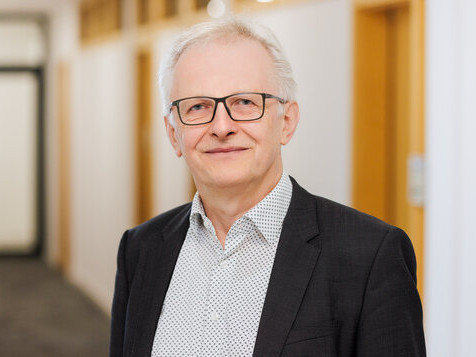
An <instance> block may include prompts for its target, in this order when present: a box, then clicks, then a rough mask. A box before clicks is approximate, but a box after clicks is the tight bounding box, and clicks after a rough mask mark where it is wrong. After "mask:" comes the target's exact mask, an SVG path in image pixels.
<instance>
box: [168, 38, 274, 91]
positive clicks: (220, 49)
mask: <svg viewBox="0 0 476 357" xmlns="http://www.w3.org/2000/svg"><path fill="white" fill-rule="evenodd" d="M274 73H275V72H274V67H273V62H272V60H271V56H270V55H269V53H268V51H267V50H266V49H265V48H264V47H263V45H262V44H261V43H259V42H258V41H256V40H252V39H245V38H234V39H216V40H213V41H209V42H206V43H200V44H194V45H192V46H191V47H189V48H187V49H186V50H185V51H184V53H182V55H181V56H180V58H179V60H178V61H177V64H176V66H175V71H174V76H173V84H172V91H171V99H172V100H174V99H178V98H184V97H189V96H196V95H208V96H214V97H221V96H225V95H228V94H232V93H237V92H242V91H253V92H271V93H274V92H275V91H276V83H275V82H276V80H275V79H276V76H275V75H274Z"/></svg>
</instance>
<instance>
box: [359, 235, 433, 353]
mask: <svg viewBox="0 0 476 357" xmlns="http://www.w3.org/2000/svg"><path fill="white" fill-rule="evenodd" d="M356 347H357V348H356V352H357V353H356V356H360V357H363V356H365V357H372V356H386V357H392V356H405V357H410V356H418V357H420V356H426V351H425V340H424V333H423V317H422V307H421V302H420V297H419V295H418V291H417V288H416V259H415V253H414V251H413V247H412V244H411V242H410V239H409V238H408V236H407V235H406V234H405V232H403V231H402V230H401V229H398V228H392V229H390V230H389V231H388V232H387V234H386V235H385V237H384V238H383V240H382V242H381V243H380V247H379V248H378V250H377V253H376V255H375V257H374V261H373V264H372V267H371V269H370V273H369V276H368V280H367V286H366V288H365V295H364V300H363V305H362V310H361V314H360V321H359V328H358V332H357V345H356Z"/></svg>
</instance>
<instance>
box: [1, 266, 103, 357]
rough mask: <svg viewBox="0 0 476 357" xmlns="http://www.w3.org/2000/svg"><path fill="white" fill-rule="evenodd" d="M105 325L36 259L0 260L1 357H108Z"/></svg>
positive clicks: (81, 296) (77, 294) (90, 306)
mask: <svg viewBox="0 0 476 357" xmlns="http://www.w3.org/2000/svg"><path fill="white" fill-rule="evenodd" d="M108 343H109V319H108V317H107V316H106V315H105V314H104V313H103V312H102V311H101V310H100V309H99V308H98V307H96V306H95V305H94V304H93V303H92V302H91V300H89V298H87V297H86V296H85V295H84V294H82V293H81V292H80V291H79V290H78V289H76V288H75V287H73V286H72V285H70V284H69V283H67V282H66V281H65V280H64V279H63V278H62V277H61V276H60V274H59V273H58V272H55V271H53V270H51V269H50V268H48V267H47V266H46V265H45V264H44V263H43V262H42V261H41V260H39V259H34V258H19V259H14V258H1V259H0V346H1V348H0V355H2V356H15V357H22V356H38V357H41V356H45V357H46V356H57V357H61V356H91V357H94V356H106V355H107V350H108Z"/></svg>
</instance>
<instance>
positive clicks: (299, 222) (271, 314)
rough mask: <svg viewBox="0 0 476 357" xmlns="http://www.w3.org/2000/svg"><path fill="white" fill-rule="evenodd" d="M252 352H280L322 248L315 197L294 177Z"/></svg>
mask: <svg viewBox="0 0 476 357" xmlns="http://www.w3.org/2000/svg"><path fill="white" fill-rule="evenodd" d="M292 182H293V196H292V199H291V204H290V206H289V210H288V213H287V215H286V218H285V219H284V224H283V230H282V232H281V237H280V240H279V244H278V249H277V251H276V257H275V260H274V265H273V269H272V271H271V277H270V280H269V284H268V291H267V294H266V298H265V302H264V306H263V311H262V313H261V320H260V324H259V327H258V334H257V337H256V343H255V348H254V352H253V355H256V356H274V355H276V356H277V355H280V353H281V350H282V348H283V346H284V343H285V341H286V338H287V335H288V333H289V331H290V329H291V326H292V324H293V321H294V319H295V317H296V315H297V312H298V310H299V307H300V305H301V301H302V298H303V296H304V293H305V291H306V288H307V286H308V283H309V280H310V278H311V276H312V272H313V270H314V267H315V265H316V262H317V260H318V258H319V254H320V251H321V248H320V242H319V240H317V239H315V238H316V237H317V236H318V235H319V227H318V223H317V203H316V200H315V198H314V197H313V196H312V195H311V194H309V193H308V192H307V191H305V190H304V189H303V188H302V187H300V186H299V185H298V184H297V183H296V181H295V180H294V179H292Z"/></svg>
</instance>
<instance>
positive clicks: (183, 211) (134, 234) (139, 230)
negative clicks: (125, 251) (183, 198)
mask: <svg viewBox="0 0 476 357" xmlns="http://www.w3.org/2000/svg"><path fill="white" fill-rule="evenodd" d="M191 206H192V204H191V202H189V203H186V204H183V205H181V206H178V207H175V208H172V209H170V210H168V211H166V212H164V213H161V214H159V215H158V216H155V217H153V218H151V219H149V220H147V221H145V222H143V223H141V224H139V225H138V226H136V227H134V228H131V229H129V230H128V235H129V240H131V239H132V240H138V239H140V240H143V239H147V238H149V237H151V236H154V235H156V234H161V232H163V231H166V230H167V229H171V230H174V229H176V228H178V226H180V225H183V224H188V217H189V215H190V209H191Z"/></svg>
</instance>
